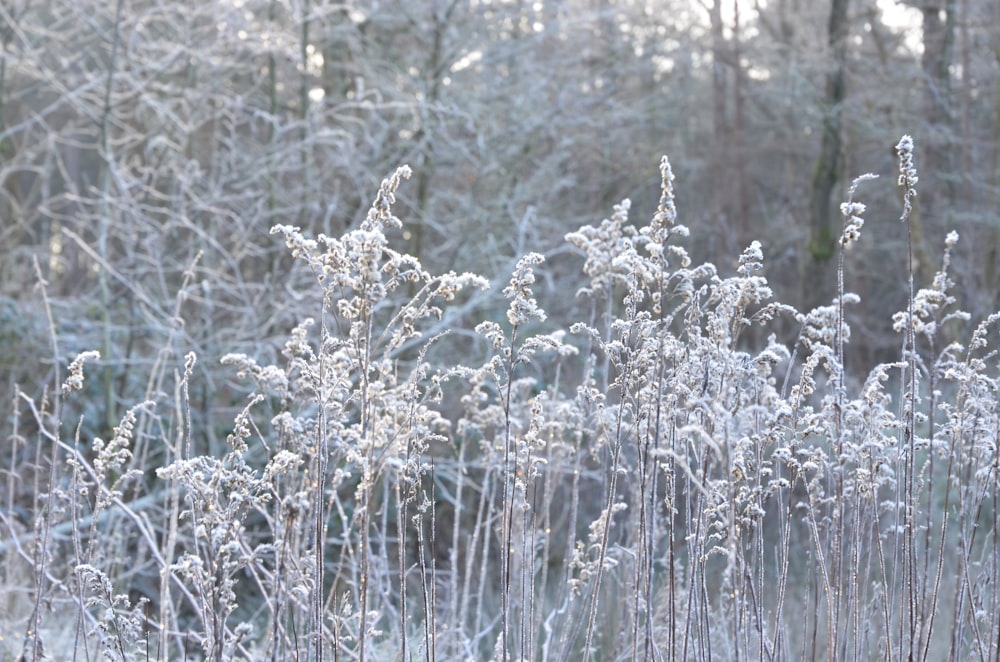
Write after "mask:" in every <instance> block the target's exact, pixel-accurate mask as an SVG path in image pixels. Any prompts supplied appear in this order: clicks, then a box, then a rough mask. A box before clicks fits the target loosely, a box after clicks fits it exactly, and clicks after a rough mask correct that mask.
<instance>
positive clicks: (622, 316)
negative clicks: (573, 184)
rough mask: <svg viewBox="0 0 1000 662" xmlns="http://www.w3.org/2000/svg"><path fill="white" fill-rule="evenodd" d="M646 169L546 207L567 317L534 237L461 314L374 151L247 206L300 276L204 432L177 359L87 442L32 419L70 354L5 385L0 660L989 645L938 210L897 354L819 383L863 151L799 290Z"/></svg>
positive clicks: (964, 388)
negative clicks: (304, 217)
mask: <svg viewBox="0 0 1000 662" xmlns="http://www.w3.org/2000/svg"><path fill="white" fill-rule="evenodd" d="M897 151H898V154H899V159H900V172H901V174H900V178H899V184H900V186H901V187H902V188H903V191H904V196H903V200H904V209H903V212H902V218H901V220H902V224H901V225H900V231H901V232H904V231H906V232H908V231H909V223H908V217H909V214H910V213H911V206H912V202H913V196H914V195H915V194H916V190H917V184H918V181H917V174H916V170H915V167H914V165H913V143H912V141H911V140H910V139H909V138H908V137H904V138H903V140H901V141H900V143H899V144H898V145H897ZM660 170H661V176H662V192H661V197H660V201H659V205H658V207H657V209H656V213H655V214H654V215H653V217H652V219H651V221H650V222H649V224H648V225H646V226H644V227H641V228H638V227H636V226H635V225H633V224H632V223H631V222H630V220H629V208H630V205H629V202H628V201H627V200H626V201H623V202H622V203H621V204H619V205H617V206H616V207H615V209H614V213H613V214H612V216H611V217H610V218H609V219H607V220H604V221H603V222H602V223H601V224H599V225H597V226H585V227H583V228H581V229H580V230H578V231H577V232H573V233H571V234H569V235H567V237H566V240H567V241H568V242H569V244H571V245H572V246H573V247H574V249H575V250H576V251H577V252H578V253H579V254H581V255H582V256H583V258H584V262H583V267H582V268H583V274H584V276H585V279H586V283H585V285H584V287H582V288H580V290H579V291H578V293H577V294H578V296H579V297H580V298H581V299H582V300H583V301H585V302H586V303H587V305H588V306H589V310H590V314H589V318H588V319H587V320H585V321H579V322H576V323H574V324H571V325H566V328H563V327H561V326H560V324H559V322H558V321H554V320H549V319H547V318H546V314H545V312H544V310H543V308H542V305H541V304H540V303H539V302H538V301H537V300H536V295H535V293H534V291H533V286H534V285H535V277H536V272H537V271H538V270H539V269H541V268H542V265H543V263H544V258H543V256H541V255H539V254H536V253H530V254H528V255H525V256H524V257H523V258H521V259H520V260H519V261H518V262H517V265H516V267H515V269H514V272H513V275H512V277H511V279H510V282H509V283H508V284H507V286H506V287H505V288H503V290H502V296H503V297H504V298H505V299H506V302H507V303H506V306H507V311H506V315H505V316H503V317H502V318H499V319H495V320H486V321H476V320H470V315H469V312H468V310H469V308H468V307H466V306H465V305H464V302H467V301H469V300H470V298H471V297H476V296H488V294H476V292H477V291H480V290H487V289H488V283H487V282H486V281H485V280H484V279H482V278H480V277H479V276H476V275H472V274H455V273H446V274H443V275H435V274H432V273H429V272H428V271H426V270H425V269H424V268H423V267H422V266H421V264H420V263H419V261H418V260H417V259H416V258H414V257H412V256H409V255H405V254H403V253H400V252H397V251H396V250H394V249H393V248H392V246H391V243H392V242H391V240H390V237H391V235H392V232H393V231H395V230H396V229H397V228H399V226H400V224H401V221H400V220H399V219H397V218H396V217H395V216H394V215H393V203H394V201H395V194H396V191H397V188H398V187H399V186H400V185H401V184H402V180H403V179H405V178H406V177H408V176H409V174H410V172H409V169H408V168H405V167H404V168H400V169H399V170H397V171H396V173H395V174H394V175H393V176H391V177H390V178H388V179H386V180H385V181H384V182H383V184H382V187H381V188H380V190H379V191H378V195H377V197H376V200H375V203H374V204H373V206H372V208H371V210H370V211H369V213H368V215H367V217H366V218H365V219H364V220H363V222H362V223H361V224H360V225H359V226H358V227H357V229H355V230H352V231H349V232H347V233H346V234H344V235H343V236H341V237H339V238H337V237H327V236H323V235H320V236H318V237H316V238H315V239H311V238H308V237H306V236H305V235H303V234H302V232H300V230H299V229H297V228H294V227H289V226H277V227H275V228H273V229H272V234H276V235H278V236H280V237H282V238H283V239H284V241H285V243H286V244H287V245H288V248H289V250H290V251H291V255H292V256H293V257H294V258H295V259H296V261H297V263H298V264H299V267H298V269H299V271H298V272H297V273H307V274H308V275H309V277H310V278H311V280H312V283H313V287H315V288H317V290H316V291H318V292H321V295H322V296H321V299H320V300H319V301H318V304H317V310H316V314H315V317H314V318H312V319H305V320H302V322H301V324H299V325H298V326H297V327H296V328H295V329H294V330H292V332H291V333H290V335H289V338H288V340H287V342H286V343H285V345H284V347H283V349H282V351H281V356H282V357H283V360H282V361H280V362H279V363H278V364H276V365H261V364H260V363H258V360H257V359H256V358H255V357H252V356H247V355H244V354H230V355H227V356H225V357H223V358H222V362H223V363H224V364H226V365H228V366H231V369H232V370H233V371H234V373H235V374H236V375H237V376H238V377H239V378H241V379H242V380H244V383H245V384H246V388H247V390H248V395H247V397H246V400H245V401H244V402H243V403H242V405H241V407H240V410H239V413H238V415H237V416H236V417H235V420H234V421H233V422H232V425H231V432H229V434H228V438H227V440H226V447H225V449H224V451H223V452H221V453H212V452H207V450H206V449H205V448H202V447H201V446H202V444H201V443H200V441H199V440H200V439H202V437H201V436H199V434H198V431H197V430H195V429H193V427H194V426H193V422H192V416H191V412H190V396H189V387H190V385H191V382H192V380H193V379H194V378H195V371H194V366H195V364H196V361H197V360H198V357H196V356H195V355H194V354H193V353H188V354H187V355H186V356H184V357H178V360H177V369H176V371H175V373H174V375H173V378H172V380H171V378H170V375H169V371H167V370H165V369H164V373H165V375H166V376H165V378H164V379H163V380H162V385H161V387H160V388H159V390H158V391H156V392H154V393H153V394H152V396H151V397H150V398H149V399H148V400H147V401H144V402H142V403H141V404H138V405H136V406H134V407H132V408H131V409H129V410H128V411H127V412H125V414H124V416H122V418H121V422H120V424H119V425H118V427H117V428H115V430H114V434H113V436H112V438H111V439H110V440H102V439H98V438H87V436H86V435H85V433H83V432H82V430H83V427H82V426H81V425H80V424H79V422H78V421H73V420H67V417H66V416H65V415H64V402H65V401H66V400H67V399H70V398H73V397H76V396H78V395H79V394H78V393H77V391H78V390H79V389H80V388H81V387H82V386H83V385H84V380H85V375H86V372H87V364H88V363H92V362H96V361H99V360H100V357H99V355H98V354H97V353H96V352H84V353H82V354H80V355H79V356H78V357H77V358H76V359H75V360H73V361H72V362H71V363H70V364H69V367H68V370H67V375H66V376H64V377H61V376H59V375H58V374H57V375H56V376H55V377H54V381H53V387H52V388H50V389H49V390H48V391H47V392H46V393H44V394H43V395H41V396H40V397H38V398H33V397H29V396H28V395H27V394H23V393H21V394H20V395H19V398H18V401H17V403H16V404H17V410H18V415H17V417H16V418H15V419H14V421H13V423H12V430H11V435H10V437H9V441H10V451H9V454H8V455H7V456H6V458H5V461H6V462H7V465H6V467H5V469H6V490H5V492H6V494H5V496H4V499H3V504H2V506H3V507H2V508H0V551H2V556H0V560H2V568H3V569H2V572H3V583H4V586H5V587H7V590H6V595H5V597H4V604H3V605H2V606H0V612H3V613H4V614H6V615H5V616H4V617H3V618H2V619H0V621H2V628H3V630H2V632H0V634H2V636H3V637H4V639H3V642H2V645H3V646H5V648H4V649H3V650H4V655H5V656H11V655H23V656H24V659H27V660H40V659H46V656H53V657H55V658H58V659H69V658H70V657H72V658H73V659H81V660H82V659H96V658H107V659H115V660H140V659H200V658H204V659H211V660H223V659H225V660H229V659H247V660H260V659H271V660H323V659H328V660H329V659H332V660H339V659H358V660H381V659H404V660H410V659H425V660H434V659H442V660H477V659H496V660H529V659H530V660H559V661H564V660H569V659H577V658H581V659H583V660H584V661H587V660H613V659H630V660H637V659H643V660H713V659H715V660H729V659H734V660H735V659H759V660H799V659H827V660H834V659H837V660H841V659H885V660H894V659H897V660H898V659H921V660H926V659H945V658H946V657H947V658H948V659H995V658H996V656H997V655H998V654H1000V649H998V647H1000V621H998V619H997V617H996V614H998V613H1000V577H998V567H997V564H998V562H1000V526H998V524H1000V522H998V517H1000V508H998V505H1000V504H998V503H997V498H998V497H997V494H998V485H997V477H998V476H997V472H998V468H1000V464H998V463H1000V460H998V457H1000V456H998V452H997V443H998V441H1000V418H998V402H1000V398H998V393H997V390H998V384H1000V383H998V379H997V354H996V352H997V334H996V327H997V321H998V320H1000V314H994V315H992V316H990V317H989V318H988V319H985V320H982V321H979V322H978V323H975V324H974V325H973V322H972V321H971V320H970V319H969V316H968V315H966V314H964V313H963V312H962V311H961V310H958V309H957V305H956V298H955V297H954V295H953V294H952V288H953V286H954V284H953V283H952V281H951V279H950V278H949V275H948V267H949V258H950V253H951V249H952V247H953V246H954V245H955V243H956V242H957V241H958V236H957V235H956V234H954V233H952V234H950V235H948V237H947V238H946V241H945V246H944V259H943V262H942V265H941V269H940V271H939V272H938V273H937V275H936V276H935V277H934V279H933V282H931V283H929V284H927V285H926V286H925V287H920V288H918V287H917V284H915V283H914V282H913V281H914V276H913V273H914V271H913V269H912V266H911V269H910V273H909V277H908V280H907V279H906V278H904V279H901V283H900V286H901V287H908V288H909V296H908V297H907V299H908V304H907V306H906V309H905V310H901V311H898V312H896V313H895V315H894V316H893V318H892V319H893V322H894V328H895V330H896V331H897V332H898V334H899V345H900V352H899V357H898V360H896V361H893V362H889V363H883V364H880V365H876V366H874V367H872V368H871V370H870V372H869V373H868V374H867V377H866V378H864V379H862V380H852V379H851V378H850V377H849V375H847V374H846V370H845V368H844V366H845V357H846V355H847V354H848V353H849V351H850V345H849V344H848V341H849V339H850V336H851V328H850V326H849V324H848V322H847V316H846V314H845V308H846V307H847V306H849V305H850V304H852V303H854V302H856V301H857V300H858V297H857V296H856V295H854V294H852V293H850V292H847V291H845V289H844V274H845V261H844V252H845V251H847V250H849V249H850V245H851V244H852V243H853V242H856V241H859V240H862V236H863V232H862V230H863V225H864V221H863V217H864V212H865V207H864V205H863V204H862V203H860V202H857V201H856V200H855V196H856V195H857V189H858V186H859V185H860V184H862V183H863V182H865V181H866V180H868V179H870V178H871V176H863V177H861V178H859V179H857V180H855V182H854V184H853V185H852V186H851V188H850V191H849V195H848V200H847V201H846V202H845V203H844V204H843V205H842V206H841V210H842V212H843V216H844V225H843V231H842V235H841V241H840V255H839V268H838V269H837V277H838V287H837V295H836V298H835V299H834V300H833V301H832V302H831V303H830V304H829V305H827V306H823V307H819V308H816V309H814V310H810V311H805V312H801V311H798V310H796V309H794V308H793V307H791V306H787V305H784V304H781V303H778V302H775V301H773V296H772V292H771V290H770V288H769V287H768V282H767V280H766V278H765V276H764V273H765V261H764V255H763V252H762V249H761V245H760V244H759V243H758V242H753V243H752V244H751V245H750V246H748V247H747V248H746V250H744V251H743V253H742V255H740V256H739V261H738V266H737V268H736V270H735V273H734V274H732V275H725V274H722V273H720V271H719V270H718V269H717V268H716V267H715V266H713V265H711V264H701V265H694V264H692V261H691V259H690V258H689V256H688V253H687V252H686V251H685V249H684V246H683V240H684V238H685V237H686V236H687V234H688V230H687V228H686V227H685V226H683V225H681V224H679V223H678V219H677V212H676V209H675V205H674V192H673V174H672V172H671V167H670V164H669V162H668V161H667V159H666V158H664V159H663V161H662V162H661V165H660ZM911 250H912V249H911ZM910 262H911V265H912V257H911V260H910ZM290 278H291V276H290ZM42 291H43V296H44V289H43V290H42ZM182 294H183V293H182ZM180 298H181V295H179V300H180ZM50 317H51V315H50ZM779 318H780V321H781V322H782V324H783V328H790V327H794V328H795V329H797V333H796V335H794V336H793V337H789V338H784V337H778V334H777V332H775V331H773V330H772V327H774V326H775V322H776V320H778V319H779ZM50 328H51V329H54V328H55V326H54V325H53V324H51V319H50ZM473 328H474V332H473V331H471V329H473ZM945 330H947V333H945ZM51 336H52V338H51V342H52V351H53V354H54V356H55V357H56V358H57V359H58V358H59V357H60V356H61V354H60V345H59V339H58V338H57V337H56V334H55V332H54V330H53V331H52V332H51ZM963 337H964V341H962V340H960V339H961V338H963ZM762 339H763V341H762ZM455 357H461V360H455ZM476 357H479V358H478V359H477V358H476ZM168 358H169V357H168ZM164 360H165V361H167V359H166V358H165V359H164ZM167 365H169V362H168V363H167ZM160 368H162V366H160ZM27 430H32V432H31V435H30V436H29V434H28V432H26V431H27ZM24 495H28V497H27V498H25V496H24Z"/></svg>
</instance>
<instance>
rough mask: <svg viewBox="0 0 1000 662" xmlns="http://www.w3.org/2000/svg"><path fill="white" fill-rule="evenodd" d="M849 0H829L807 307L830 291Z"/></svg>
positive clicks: (825, 299) (805, 279)
mask: <svg viewBox="0 0 1000 662" xmlns="http://www.w3.org/2000/svg"><path fill="white" fill-rule="evenodd" d="M849 4H850V3H849V0H831V3H830V19H829V23H828V27H827V43H828V45H829V48H830V52H831V54H832V56H833V57H832V61H833V65H832V69H831V70H830V71H829V72H828V73H827V76H826V100H825V101H826V110H825V112H824V116H823V134H822V138H821V142H820V152H819V158H818V159H817V160H816V167H815V168H814V170H813V177H812V187H811V189H810V193H809V214H810V227H809V230H810V232H809V244H808V246H807V249H808V255H807V262H806V273H805V274H803V278H802V285H803V288H804V289H803V302H804V303H805V304H806V306H807V307H812V306H815V305H820V304H823V303H827V302H828V301H829V299H830V297H831V296H832V294H833V288H832V283H833V282H834V279H833V278H832V276H831V270H832V267H833V261H832V260H831V259H830V258H832V257H833V254H834V251H835V248H836V239H837V233H836V231H835V229H834V227H833V214H832V208H831V203H830V198H831V195H832V194H833V189H834V187H835V186H836V184H837V181H838V180H839V178H840V153H841V149H842V147H843V145H842V136H841V132H842V125H843V103H844V99H845V98H846V96H847V82H846V79H847V71H846V69H847V33H848V29H847V9H848V5H849Z"/></svg>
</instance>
